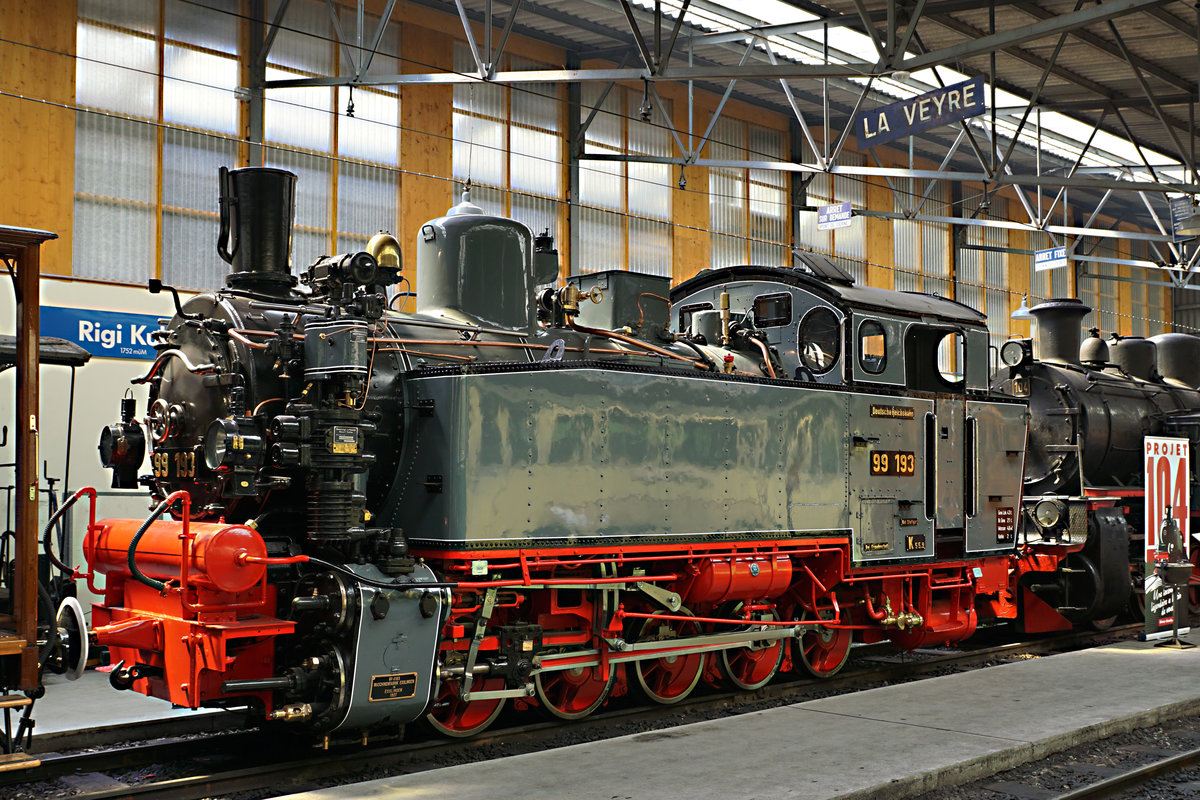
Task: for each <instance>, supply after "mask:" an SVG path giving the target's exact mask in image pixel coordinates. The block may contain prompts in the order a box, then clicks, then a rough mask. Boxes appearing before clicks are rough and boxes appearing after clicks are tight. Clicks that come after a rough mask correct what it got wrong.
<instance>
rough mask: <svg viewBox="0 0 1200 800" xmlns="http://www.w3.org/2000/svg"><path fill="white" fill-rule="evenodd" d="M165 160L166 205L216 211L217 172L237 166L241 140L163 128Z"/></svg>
mask: <svg viewBox="0 0 1200 800" xmlns="http://www.w3.org/2000/svg"><path fill="white" fill-rule="evenodd" d="M162 163H163V187H162V188H163V205H164V206H166V207H168V208H180V209H190V210H193V211H205V212H211V213H215V212H216V209H217V192H218V188H217V173H218V171H219V170H220V168H221V167H227V168H229V169H234V168H235V167H237V143H236V142H233V141H230V140H228V139H223V138H221V137H219V136H206V135H204V134H201V133H192V132H190V131H180V130H172V129H169V128H168V129H166V130H164V131H163V161H162ZM213 241H214V242H215V241H216V230H215V228H214V231H213ZM213 246H214V247H215V246H216V245H215V244H214V245H213Z"/></svg>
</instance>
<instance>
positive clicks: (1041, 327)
mask: <svg viewBox="0 0 1200 800" xmlns="http://www.w3.org/2000/svg"><path fill="white" fill-rule="evenodd" d="M1031 310H1032V312H1033V314H1034V316H1035V317H1036V320H1037V323H1036V327H1035V336H1034V337H1033V338H1032V339H1013V340H1010V341H1008V342H1006V343H1005V344H1004V345H1003V347H1002V348H1001V349H1000V361H1001V368H1000V369H999V370H997V372H996V374H995V375H994V376H993V381H992V386H993V388H994V389H996V390H997V391H1001V392H1004V393H1006V394H1010V395H1013V396H1016V397H1022V398H1026V399H1027V400H1028V402H1029V411H1030V418H1031V423H1030V428H1029V446H1028V450H1027V455H1026V465H1025V495H1026V498H1027V502H1026V507H1027V512H1028V513H1027V514H1026V517H1025V518H1026V521H1027V523H1028V536H1027V537H1026V541H1025V546H1024V547H1023V550H1022V558H1021V559H1020V560H1019V562H1018V564H1017V566H1016V568H1015V569H1014V585H1015V586H1016V587H1018V588H1017V591H1019V592H1020V593H1021V595H1022V597H1021V604H1022V609H1023V613H1022V622H1023V624H1024V627H1025V629H1026V630H1033V631H1043V630H1061V629H1065V628H1067V627H1070V625H1071V624H1072V623H1077V622H1080V621H1092V622H1106V621H1108V620H1111V619H1112V617H1113V616H1115V615H1116V614H1118V613H1119V612H1121V611H1122V610H1123V609H1124V607H1125V605H1126V603H1127V601H1130V600H1132V604H1131V605H1132V607H1133V609H1134V611H1135V612H1136V613H1137V614H1138V615H1139V616H1140V615H1141V613H1142V610H1143V609H1142V606H1143V604H1144V602H1145V600H1144V592H1143V581H1142V579H1141V575H1142V569H1143V566H1142V565H1143V564H1144V562H1145V558H1146V547H1147V544H1148V539H1147V532H1146V531H1144V530H1142V527H1143V522H1142V521H1143V520H1144V519H1145V490H1144V487H1143V480H1144V479H1143V475H1144V454H1143V438H1144V437H1146V436H1172V437H1179V438H1183V439H1187V440H1188V441H1189V443H1190V446H1191V447H1193V448H1194V447H1195V446H1196V444H1197V443H1200V427H1198V425H1200V416H1197V410H1198V409H1200V392H1197V390H1196V387H1197V386H1200V338H1197V337H1195V336H1191V335H1188V334H1182V333H1164V334H1160V335H1158V336H1154V337H1151V338H1150V339H1144V338H1142V337H1140V336H1128V337H1123V336H1118V335H1116V334H1113V335H1112V336H1111V338H1110V340H1109V341H1105V340H1103V339H1101V338H1100V336H1099V331H1098V330H1097V329H1096V328H1092V329H1091V331H1090V335H1089V336H1088V337H1087V338H1086V339H1085V340H1083V341H1082V342H1081V332H1082V325H1081V322H1082V320H1083V318H1084V317H1085V316H1086V315H1087V313H1088V312H1089V311H1090V310H1091V309H1089V308H1088V307H1087V306H1085V305H1084V304H1083V303H1082V302H1080V301H1079V300H1075V299H1058V300H1053V301H1050V302H1046V303H1042V304H1041V305H1038V306H1035V307H1034V308H1033V309H1031ZM1192 466H1193V471H1194V470H1195V464H1194V463H1193V465H1192ZM1180 485H1181V486H1182V485H1183V484H1182V483H1180ZM1192 485H1195V479H1194V476H1193V478H1192ZM1161 500H1162V501H1163V503H1162V504H1163V505H1167V506H1172V507H1173V508H1172V515H1173V516H1175V517H1176V518H1177V521H1178V524H1179V527H1180V528H1181V529H1185V525H1184V524H1183V523H1184V517H1185V516H1188V515H1189V514H1190V513H1191V511H1190V509H1191V508H1192V506H1193V503H1192V502H1191V498H1190V497H1182V496H1180V497H1170V498H1161ZM1151 534H1152V535H1153V532H1151ZM1149 543H1150V544H1151V545H1152V544H1153V542H1152V541H1151V542H1149ZM1043 560H1044V561H1045V562H1049V563H1054V564H1057V565H1058V568H1056V569H1053V570H1049V573H1050V574H1048V571H1047V569H1046V567H1047V563H1044V561H1043ZM1127 583H1128V584H1131V586H1132V588H1127V586H1126V584H1127ZM1193 583H1195V580H1193ZM1192 593H1193V596H1192V597H1190V598H1189V600H1190V605H1191V606H1192V608H1193V609H1194V608H1195V607H1196V600H1197V597H1196V596H1195V589H1194V588H1193V589H1192Z"/></svg>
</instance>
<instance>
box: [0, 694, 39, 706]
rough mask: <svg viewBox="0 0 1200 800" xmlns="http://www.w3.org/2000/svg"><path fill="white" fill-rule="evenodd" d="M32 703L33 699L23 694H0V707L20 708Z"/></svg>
mask: <svg viewBox="0 0 1200 800" xmlns="http://www.w3.org/2000/svg"><path fill="white" fill-rule="evenodd" d="M31 703H33V700H32V699H30V698H28V697H26V696H25V695H23V694H6V695H0V708H21V707H22V706H27V705H30V704H31Z"/></svg>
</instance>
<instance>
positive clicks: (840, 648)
mask: <svg viewBox="0 0 1200 800" xmlns="http://www.w3.org/2000/svg"><path fill="white" fill-rule="evenodd" d="M818 618H819V617H818V616H817V615H816V614H814V613H813V612H811V611H809V610H807V609H805V611H804V613H803V614H801V615H800V621H801V622H804V621H807V620H814V619H818ZM853 638H854V636H853V634H852V633H851V632H850V631H848V630H845V629H840V628H827V627H825V626H824V625H807V626H805V629H804V631H803V633H801V634H800V636H799V637H797V639H796V665H797V666H798V667H799V666H803V667H804V669H805V670H806V671H807V672H808V673H809V674H810V675H812V676H813V677H814V678H831V677H833V676H834V675H836V674H837V672H838V670H840V669H841V668H842V665H844V664H845V663H846V659H847V658H849V657H850V642H851V640H852V639H853Z"/></svg>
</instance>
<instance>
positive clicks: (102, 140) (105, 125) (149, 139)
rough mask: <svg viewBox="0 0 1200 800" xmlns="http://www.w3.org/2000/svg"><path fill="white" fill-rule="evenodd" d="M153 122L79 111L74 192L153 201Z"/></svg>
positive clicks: (76, 131) (136, 200) (146, 202)
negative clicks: (148, 122) (149, 123)
mask: <svg viewBox="0 0 1200 800" xmlns="http://www.w3.org/2000/svg"><path fill="white" fill-rule="evenodd" d="M155 147H156V133H155V128H154V127H153V126H152V125H148V124H146V123H142V122H137V121H135V120H126V119H120V118H118V117H110V116H106V115H103V114H90V113H88V112H86V111H81V112H79V113H78V114H76V116H75V192H76V194H86V195H95V196H100V197H107V198H116V199H120V200H125V201H130V202H133V203H144V204H153V203H154V199H155V177H154V165H155V163H156V161H157V159H156V158H155Z"/></svg>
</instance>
